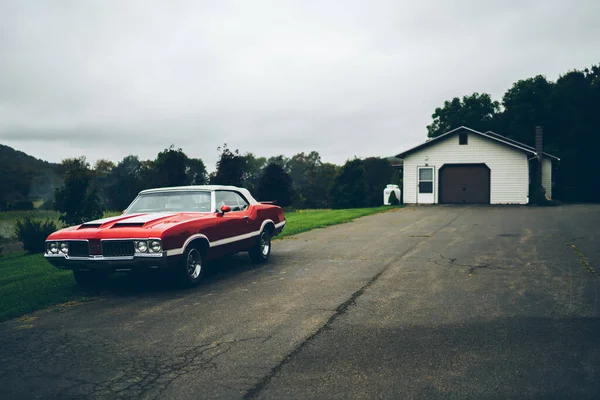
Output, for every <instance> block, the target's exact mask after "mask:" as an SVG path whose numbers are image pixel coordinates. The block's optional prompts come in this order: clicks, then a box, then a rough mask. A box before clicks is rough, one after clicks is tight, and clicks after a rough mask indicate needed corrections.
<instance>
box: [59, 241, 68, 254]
mask: <svg viewBox="0 0 600 400" xmlns="http://www.w3.org/2000/svg"><path fill="white" fill-rule="evenodd" d="M58 248H59V249H60V251H61V252H62V253H63V254H67V253H68V252H69V244H68V243H61V244H60V245H59V246H58Z"/></svg>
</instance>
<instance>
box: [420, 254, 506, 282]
mask: <svg viewBox="0 0 600 400" xmlns="http://www.w3.org/2000/svg"><path fill="white" fill-rule="evenodd" d="M436 253H437V254H438V255H439V256H440V258H442V259H443V260H446V261H447V263H446V264H441V263H439V262H438V261H437V260H436V259H433V258H431V259H428V260H427V261H430V262H432V263H434V264H436V265H439V266H441V267H447V266H448V265H451V266H457V267H462V268H466V269H467V273H468V274H469V276H472V275H473V273H474V272H475V270H478V269H489V270H504V271H507V270H512V268H507V267H500V266H497V265H496V266H494V265H490V264H478V265H470V264H459V263H457V262H456V258H451V257H446V256H444V255H443V254H442V253H440V252H437V251H436Z"/></svg>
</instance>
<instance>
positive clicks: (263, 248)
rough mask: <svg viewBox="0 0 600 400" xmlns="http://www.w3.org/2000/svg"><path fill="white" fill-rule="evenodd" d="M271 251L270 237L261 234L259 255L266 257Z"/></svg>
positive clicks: (264, 233)
mask: <svg viewBox="0 0 600 400" xmlns="http://www.w3.org/2000/svg"><path fill="white" fill-rule="evenodd" d="M270 251H271V235H269V233H268V232H263V233H262V234H261V235H260V253H261V254H262V256H263V257H267V256H268V255H269V252H270Z"/></svg>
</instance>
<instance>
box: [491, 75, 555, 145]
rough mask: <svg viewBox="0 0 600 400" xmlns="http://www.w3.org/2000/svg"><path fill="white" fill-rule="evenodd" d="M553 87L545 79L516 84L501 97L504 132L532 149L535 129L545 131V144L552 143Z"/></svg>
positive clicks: (528, 80)
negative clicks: (540, 127) (541, 127)
mask: <svg viewBox="0 0 600 400" xmlns="http://www.w3.org/2000/svg"><path fill="white" fill-rule="evenodd" d="M552 89H553V84H552V83H551V82H548V81H547V80H546V78H545V77H543V76H541V75H538V76H536V77H534V78H530V79H524V80H520V81H518V82H515V83H514V84H513V85H512V87H511V88H510V89H508V90H507V91H506V93H505V94H504V96H503V97H502V105H503V106H504V111H503V113H502V118H501V119H502V123H503V124H502V130H503V132H509V134H510V137H511V138H512V139H515V140H518V141H519V142H522V143H525V144H528V145H530V146H533V145H534V144H535V143H534V141H535V134H534V132H535V126H536V125H541V126H543V127H544V139H546V140H545V142H547V143H546V144H548V143H551V140H550V138H551V136H553V132H552V129H551V127H552V124H551V113H552V108H551V98H552Z"/></svg>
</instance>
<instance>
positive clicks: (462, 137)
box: [458, 133, 469, 145]
mask: <svg viewBox="0 0 600 400" xmlns="http://www.w3.org/2000/svg"><path fill="white" fill-rule="evenodd" d="M468 143H469V136H467V134H466V133H460V134H459V135H458V144H461V145H462V144H468Z"/></svg>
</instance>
